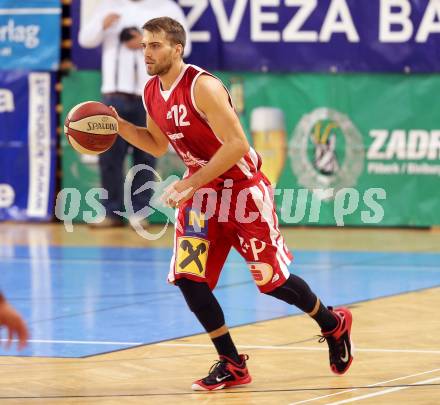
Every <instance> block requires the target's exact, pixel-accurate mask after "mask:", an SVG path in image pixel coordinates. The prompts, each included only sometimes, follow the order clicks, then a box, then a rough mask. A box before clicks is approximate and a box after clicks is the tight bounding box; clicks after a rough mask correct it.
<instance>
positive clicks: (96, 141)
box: [64, 101, 118, 155]
mask: <svg viewBox="0 0 440 405" xmlns="http://www.w3.org/2000/svg"><path fill="white" fill-rule="evenodd" d="M64 132H65V134H66V136H67V139H68V141H69V143H70V144H71V145H72V147H73V148H74V149H75V150H77V151H78V152H80V153H85V154H89V155H97V154H99V153H102V152H105V151H106V150H108V149H110V148H111V146H112V145H113V144H114V143H115V141H116V138H117V136H118V121H117V120H116V117H115V114H114V113H113V111H112V110H111V109H110V108H109V107H107V106H106V105H105V104H102V103H99V102H97V101H86V102H85V103H81V104H78V105H76V106H75V107H73V108H72V109H71V110H70V111H69V114H67V117H66V120H65V122H64Z"/></svg>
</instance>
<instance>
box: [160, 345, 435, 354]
mask: <svg viewBox="0 0 440 405" xmlns="http://www.w3.org/2000/svg"><path fill="white" fill-rule="evenodd" d="M157 345H158V346H170V347H212V345H209V344H198V343H158V344H157ZM237 347H240V348H243V349H266V350H302V351H317V352H320V351H324V352H326V351H328V349H327V348H326V347H309V346H264V345H237ZM354 352H373V353H423V354H440V350H421V349H420V350H418V349H372V348H365V349H360V348H359V347H357V346H356V350H355V351H354Z"/></svg>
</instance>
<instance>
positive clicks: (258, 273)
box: [248, 262, 273, 285]
mask: <svg viewBox="0 0 440 405" xmlns="http://www.w3.org/2000/svg"><path fill="white" fill-rule="evenodd" d="M248 266H249V270H250V271H251V274H252V277H253V278H254V280H255V284H256V285H265V284H267V283H268V282H269V281H270V279H271V278H272V275H273V268H272V266H271V265H270V264H267V263H252V262H248Z"/></svg>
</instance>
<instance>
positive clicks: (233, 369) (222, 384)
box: [191, 354, 252, 391]
mask: <svg viewBox="0 0 440 405" xmlns="http://www.w3.org/2000/svg"><path fill="white" fill-rule="evenodd" d="M248 358H249V356H248V355H247V354H240V359H241V362H240V364H237V363H235V362H234V361H232V360H231V359H230V358H228V357H226V356H220V360H219V361H217V362H216V363H215V364H213V366H212V367H211V369H210V370H209V374H208V376H207V377H205V378H202V379H201V380H197V381H194V383H193V385H192V386H191V388H192V389H193V390H194V391H213V390H221V389H223V388H228V387H233V386H236V385H244V384H249V383H250V382H251V381H252V377H251V376H250V374H249V371H248V369H247V367H246V360H247V359H248Z"/></svg>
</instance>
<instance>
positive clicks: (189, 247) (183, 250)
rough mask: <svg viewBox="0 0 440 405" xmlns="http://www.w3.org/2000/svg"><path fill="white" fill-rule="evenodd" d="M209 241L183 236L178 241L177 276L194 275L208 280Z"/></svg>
mask: <svg viewBox="0 0 440 405" xmlns="http://www.w3.org/2000/svg"><path fill="white" fill-rule="evenodd" d="M208 250H209V241H207V240H206V239H201V238H194V237H186V236H182V237H180V238H178V239H177V258H176V269H175V271H176V274H182V273H184V274H192V275H194V276H197V277H201V278H206V262H207V260H208Z"/></svg>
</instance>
